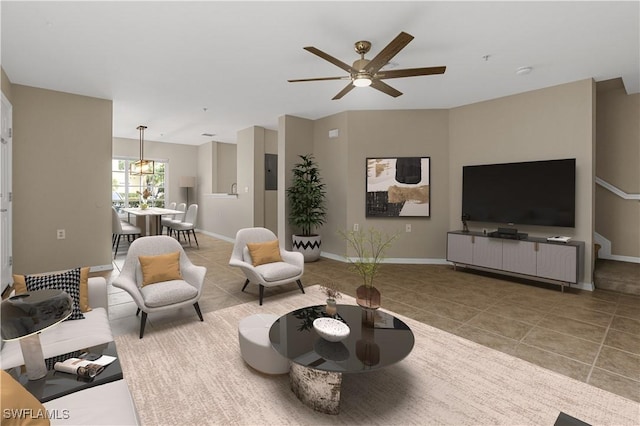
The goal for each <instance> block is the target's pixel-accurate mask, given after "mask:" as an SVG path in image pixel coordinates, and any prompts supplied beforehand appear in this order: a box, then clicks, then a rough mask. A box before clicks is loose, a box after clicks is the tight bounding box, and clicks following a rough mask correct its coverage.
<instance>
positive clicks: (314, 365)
mask: <svg viewBox="0 0 640 426" xmlns="http://www.w3.org/2000/svg"><path fill="white" fill-rule="evenodd" d="M324 309H325V306H324V305H318V306H309V307H305V308H301V309H297V310H295V311H293V312H289V313H288V314H286V315H283V316H282V317H280V318H279V319H278V320H276V322H274V323H273V325H272V326H271V329H270V330H269V340H270V341H271V344H272V346H273V347H274V348H275V350H276V351H278V353H280V354H281V355H282V356H284V357H285V358H287V359H289V360H290V361H291V371H290V373H289V377H290V380H291V389H292V390H293V392H294V393H295V394H296V395H297V396H298V398H299V399H300V400H301V401H302V402H303V403H305V404H306V405H308V406H309V407H311V408H313V409H314V410H316V411H320V412H323V413H328V414H337V413H338V412H339V405H340V387H341V384H342V374H343V373H360V372H366V371H372V370H377V369H380V368H384V367H387V366H389V365H392V364H395V363H396V362H398V361H401V360H402V359H404V358H405V357H406V356H407V355H409V353H410V352H411V350H412V349H413V345H414V342H415V339H414V337H413V332H412V331H411V329H410V328H409V326H408V325H407V324H405V323H404V322H403V321H402V320H400V319H398V318H396V317H394V316H393V315H391V314H388V313H386V312H383V311H381V310H370V309H363V308H361V307H360V306H355V305H338V314H337V315H336V316H335V317H334V318H336V319H338V320H340V321H343V322H344V323H345V324H347V325H348V326H349V329H350V333H349V336H348V337H347V338H345V339H344V340H342V341H340V342H329V341H327V340H324V339H323V338H321V337H320V336H319V335H318V333H317V332H316V331H315V330H314V328H313V321H314V320H315V319H316V318H321V317H328V316H329V315H327V314H326V313H325V312H324Z"/></svg>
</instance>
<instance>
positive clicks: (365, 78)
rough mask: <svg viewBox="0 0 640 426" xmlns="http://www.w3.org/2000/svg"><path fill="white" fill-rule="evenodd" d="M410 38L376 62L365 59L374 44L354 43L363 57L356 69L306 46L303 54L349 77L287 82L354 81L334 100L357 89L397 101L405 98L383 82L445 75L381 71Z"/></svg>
mask: <svg viewBox="0 0 640 426" xmlns="http://www.w3.org/2000/svg"><path fill="white" fill-rule="evenodd" d="M413 38H414V37H413V36H412V35H411V34H407V33H405V32H401V33H400V34H398V36H397V37H396V38H394V39H393V40H392V41H391V43H389V44H388V45H387V46H386V47H385V48H384V49H382V51H381V52H380V53H378V54H377V55H376V56H375V57H374V58H373V59H371V60H369V59H365V58H364V55H365V54H366V53H367V52H369V50H370V49H371V42H369V41H366V40H361V41H357V42H356V43H355V50H356V52H358V53H359V54H360V59H358V60H356V61H355V62H354V63H353V65H352V66H351V65H347V64H345V63H344V62H342V61H341V60H339V59H336V58H334V57H333V56H331V55H329V54H327V53H324V52H323V51H322V50H320V49H316V48H315V47H312V46H307V47H305V48H304V50H306V51H308V52H311V53H313V54H314V55H317V56H319V57H321V58H322V59H324V60H326V61H329V62H331V63H332V64H334V65H336V66H338V67H340V68H342V69H343V70H345V71H347V72H348V73H349V75H348V76H342V77H318V78H303V79H297V80H287V81H288V82H289V83H297V82H301V81H323V80H351V82H350V83H349V84H348V85H347V86H346V87H345V88H344V89H342V90H341V91H340V92H339V93H338V94H337V95H335V96H334V97H333V98H332V99H333V100H336V99H340V98H342V97H343V96H344V95H346V94H347V93H349V92H350V91H351V89H353V88H354V87H366V86H371V87H373V88H374V89H377V90H379V91H381V92H383V93H386V94H387V95H389V96H393V97H394V98H397V97H398V96H400V95H402V92H400V91H399V90H396V89H394V88H393V87H391V86H389V85H388V84H386V83H385V82H383V81H382V80H385V79H388V78H401V77H415V76H419V75H431V74H444V71H445V70H446V68H447V67H428V68H407V69H402V70H382V67H384V66H385V65H386V64H387V63H389V61H390V60H391V58H393V57H394V56H396V55H397V54H398V52H400V51H401V50H402V49H404V47H405V46H406V45H407V44H409V42H410V41H411V40H413Z"/></svg>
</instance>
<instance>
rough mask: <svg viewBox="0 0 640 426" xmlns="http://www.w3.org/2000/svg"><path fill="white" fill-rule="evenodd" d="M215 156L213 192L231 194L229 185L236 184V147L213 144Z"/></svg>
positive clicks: (229, 144) (220, 143)
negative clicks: (215, 178) (215, 183)
mask: <svg viewBox="0 0 640 426" xmlns="http://www.w3.org/2000/svg"><path fill="white" fill-rule="evenodd" d="M215 147H216V150H217V155H216V162H215V163H214V164H215V165H216V168H215V174H216V176H217V187H215V188H216V190H215V191H214V192H222V193H228V192H231V185H233V184H234V183H237V182H238V172H237V170H238V147H237V145H236V144H232V143H222V142H218V143H216V144H215Z"/></svg>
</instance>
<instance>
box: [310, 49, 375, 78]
mask: <svg viewBox="0 0 640 426" xmlns="http://www.w3.org/2000/svg"><path fill="white" fill-rule="evenodd" d="M304 50H306V51H307V52H311V53H313V54H314V55H316V56H319V57H321V58H322V59H324V60H325V61H329V62H331V63H332V64H333V65H336V66H338V67H340V68H342V69H343V70H345V71H346V72H348V73H350V74H351V73H355V72H357V71H356V70H354V69H353V68H352V67H351V65H347V64H345V63H344V62H342V61H341V60H340V59H337V58H334V57H333V56H331V55H329V54H328V53H324V52H323V51H322V50H320V49H316V48H315V47H312V46H307V47H305V48H304ZM385 64H386V62H385Z"/></svg>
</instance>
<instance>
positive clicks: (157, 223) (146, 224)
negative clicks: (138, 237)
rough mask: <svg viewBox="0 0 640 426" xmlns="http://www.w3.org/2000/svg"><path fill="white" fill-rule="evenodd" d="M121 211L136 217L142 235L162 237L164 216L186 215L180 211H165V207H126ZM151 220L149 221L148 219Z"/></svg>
mask: <svg viewBox="0 0 640 426" xmlns="http://www.w3.org/2000/svg"><path fill="white" fill-rule="evenodd" d="M121 211H123V212H125V213H127V214H129V215H134V216H136V226H137V227H138V228H140V230H141V231H142V235H143V236H144V235H161V234H162V216H165V215H175V214H184V212H182V211H180V210H173V209H165V208H163V207H147V208H146V209H141V208H140V207H126V208H123V209H121ZM147 218H149V219H147Z"/></svg>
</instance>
